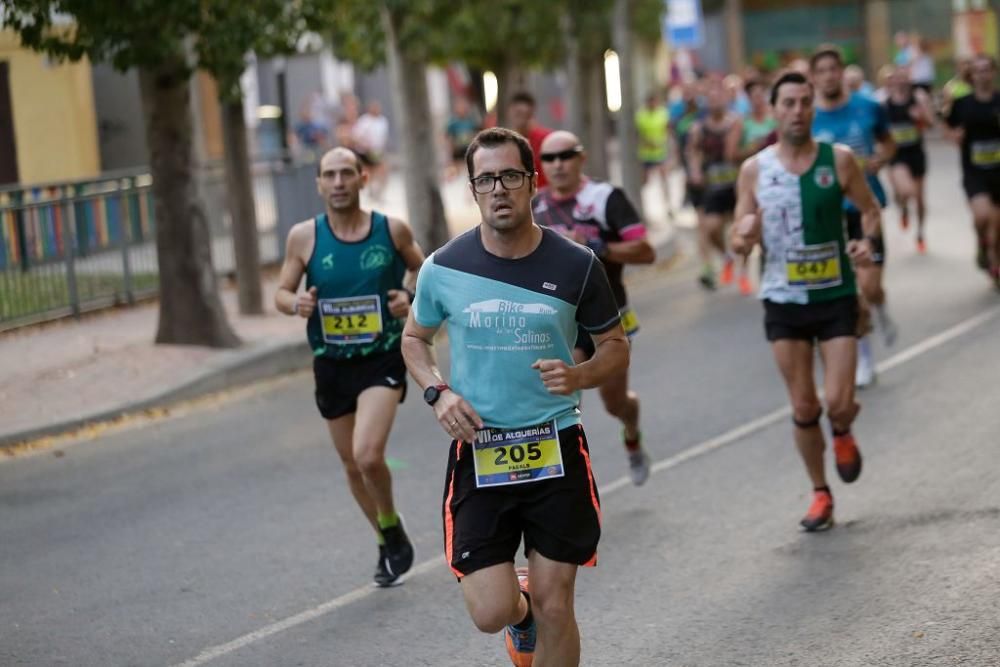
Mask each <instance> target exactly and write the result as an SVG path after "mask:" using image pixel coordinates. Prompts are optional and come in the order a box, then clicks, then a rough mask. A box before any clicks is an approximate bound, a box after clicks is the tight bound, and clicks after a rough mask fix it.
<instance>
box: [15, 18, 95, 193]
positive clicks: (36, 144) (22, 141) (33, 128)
mask: <svg viewBox="0 0 1000 667" xmlns="http://www.w3.org/2000/svg"><path fill="white" fill-rule="evenodd" d="M0 60H6V61H7V62H8V63H9V67H10V70H9V71H10V98H11V106H12V107H13V116H14V135H15V140H16V142H17V168H18V174H19V176H20V182H21V183H22V184H25V185H29V184H34V183H44V182H49V181H64V180H74V179H82V178H93V177H96V176H97V175H98V174H100V170H101V164H100V151H99V149H98V137H97V117H96V112H95V110H94V89H93V85H92V83H91V77H90V63H89V61H86V60H82V61H80V62H78V63H70V62H63V63H58V62H55V61H49V60H48V59H47V58H46V57H45V56H43V55H42V54H39V53H35V52H34V51H31V50H29V49H26V48H23V47H22V46H21V45H20V40H19V39H18V37H17V35H16V34H14V33H13V32H11V31H8V30H4V31H0Z"/></svg>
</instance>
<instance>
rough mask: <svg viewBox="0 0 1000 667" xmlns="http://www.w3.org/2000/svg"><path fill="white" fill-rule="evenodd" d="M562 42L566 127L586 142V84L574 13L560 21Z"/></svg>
mask: <svg viewBox="0 0 1000 667" xmlns="http://www.w3.org/2000/svg"><path fill="white" fill-rule="evenodd" d="M560 27H561V28H562V33H563V40H564V41H565V43H566V59H565V61H564V63H565V68H566V84H567V85H566V88H567V90H566V97H567V104H566V126H567V127H568V128H569V130H570V131H571V132H572V133H573V134H575V135H576V136H578V137H580V141H582V142H584V143H586V141H587V129H588V128H587V121H586V118H587V92H586V91H587V82H586V81H585V80H584V76H585V70H584V62H583V56H582V54H581V53H580V38H579V35H578V33H579V27H578V25H577V22H576V19H575V13H574V12H566V13H565V14H563V16H562V19H561V21H560Z"/></svg>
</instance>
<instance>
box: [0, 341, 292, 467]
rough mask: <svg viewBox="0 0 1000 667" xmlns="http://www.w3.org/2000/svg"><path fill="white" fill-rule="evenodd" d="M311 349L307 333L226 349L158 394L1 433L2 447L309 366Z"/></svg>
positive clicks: (0, 444) (0, 447)
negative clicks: (48, 422) (235, 348)
mask: <svg viewBox="0 0 1000 667" xmlns="http://www.w3.org/2000/svg"><path fill="white" fill-rule="evenodd" d="M311 361H312V353H311V352H310V350H309V344H308V343H307V342H306V340H305V337H304V336H302V337H296V339H295V340H291V339H283V340H277V341H268V342H262V343H258V344H255V345H252V346H248V347H245V348H240V349H237V350H232V351H230V352H227V353H223V354H222V355H220V356H219V357H218V358H215V359H211V360H209V361H207V362H206V363H205V364H204V365H202V366H201V367H199V368H198V369H197V370H195V371H194V372H192V373H190V374H188V375H187V376H186V377H184V378H182V379H180V380H178V381H177V382H175V383H173V384H172V385H171V386H169V387H167V388H166V389H163V390H161V391H158V392H156V393H155V394H152V395H149V396H145V397H137V398H136V399H135V400H133V401H129V402H127V403H124V404H122V405H119V406H117V407H115V408H111V409H105V410H99V411H95V412H93V413H90V414H86V415H82V416H79V417H74V418H72V419H66V420H63V421H60V422H56V423H54V424H47V425H45V426H39V427H35V428H30V429H25V430H22V431H16V432H13V433H2V434H0V449H6V448H10V447H13V446H15V445H18V444H21V443H25V442H30V441H32V440H37V439H39V438H44V437H46V436H55V435H61V434H65V433H67V432H70V431H74V430H77V429H79V428H82V427H84V426H88V425H90V424H95V423H99V422H106V421H111V420H114V419H118V418H119V417H121V416H123V415H126V414H131V413H136V412H142V411H143V410H149V409H152V408H159V407H166V406H168V405H171V404H174V403H178V402H180V401H186V400H190V399H193V398H198V397H200V396H204V395H205V394H211V393H214V392H217V391H223V390H225V389H232V388H234V387H238V386H241V385H246V384H250V383H252V382H256V381H258V380H266V379H268V378H271V377H275V376H277V375H283V374H285V373H291V372H294V371H299V370H303V369H305V368H308V367H309V365H310V363H311Z"/></svg>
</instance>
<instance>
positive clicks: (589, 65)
mask: <svg viewBox="0 0 1000 667" xmlns="http://www.w3.org/2000/svg"><path fill="white" fill-rule="evenodd" d="M582 70H583V72H582V74H581V77H580V80H581V81H582V82H583V84H584V88H583V109H584V114H583V126H584V128H585V130H584V135H583V136H581V139H582V140H583V142H584V145H585V146H586V147H587V154H588V157H587V174H588V175H589V176H591V177H593V178H596V179H599V180H602V181H606V180H608V111H607V109H608V105H607V95H606V93H605V81H604V55H603V54H600V53H598V54H592V55H585V56H584V57H583V61H582Z"/></svg>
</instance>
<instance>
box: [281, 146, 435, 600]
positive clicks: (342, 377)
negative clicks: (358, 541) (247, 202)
mask: <svg viewBox="0 0 1000 667" xmlns="http://www.w3.org/2000/svg"><path fill="white" fill-rule="evenodd" d="M367 181H368V173H367V172H366V171H365V170H364V169H363V167H362V164H361V161H360V159H359V158H358V156H357V155H356V154H355V153H354V152H352V151H351V150H349V149H347V148H335V149H333V150H331V151H329V152H328V153H326V154H325V155H324V156H323V158H322V159H321V160H320V163H319V172H318V177H317V179H316V188H317V190H318V192H319V195H320V196H321V197H322V198H323V200H324V202H325V204H326V212H325V213H322V214H320V215H318V216H316V217H315V218H314V219H312V220H306V221H305V222H300V223H299V224H297V225H295V226H294V227H292V229H291V231H290V232H289V234H288V243H287V249H286V251H285V261H284V264H283V265H282V267H281V277H280V279H279V283H280V284H279V287H278V291H277V293H276V294H275V297H274V302H275V305H276V306H277V308H278V310H280V311H281V312H283V313H285V314H286V315H298V316H299V317H302V318H305V319H306V320H307V324H306V333H307V337H308V339H309V345H310V347H312V350H313V355H314V359H313V373H314V375H315V378H316V405H317V407H318V408H319V411H320V414H321V415H322V416H323V418H324V419H326V420H327V426H328V429H329V431H330V436H331V438H332V439H333V444H334V447H335V448H336V449H337V454H339V455H340V458H341V461H343V463H344V471H345V472H346V473H347V481H348V483H349V484H350V487H351V493H352V494H353V495H354V499H355V500H356V501H357V503H358V505H359V506H360V507H361V511H362V512H364V514H365V516H366V517H367V518H368V521H369V522H371V524H372V527H373V528H374V529H375V534H376V538H377V541H378V543H379V558H378V563H377V565H376V569H375V583H376V585H378V586H391V585H393V584H395V583H399V578H400V576H401V575H402V574H404V573H405V572H406V571H407V570H409V568H410V566H411V565H412V564H413V546H412V545H411V544H410V541H409V538H407V536H406V531H405V530H404V529H403V524H402V522H401V521H400V518H399V515H398V514H397V513H396V509H395V504H394V503H393V498H392V478H391V476H390V474H389V468H388V467H387V466H386V464H385V447H386V442H387V441H388V439H389V429H390V428H391V427H392V421H393V419H394V417H395V415H396V406H397V405H398V404H399V403H401V402H402V401H403V398H404V397H405V396H406V367H405V364H404V363H403V357H402V353H401V352H400V338H401V336H402V331H403V322H404V320H405V318H406V316H407V315H408V314H409V312H410V302H411V301H412V291H410V290H408V289H406V288H404V277H405V275H406V273H407V271H409V272H410V276H409V280H408V281H406V284H408V285H409V286H410V287H411V288H412V286H413V284H414V282H415V276H416V272H417V271H418V270H419V269H420V265H421V264H422V263H423V260H424V254H423V252H422V251H421V250H420V247H419V246H418V245H417V244H416V243H415V242H414V240H413V232H412V231H411V230H410V227H409V226H408V225H406V223H404V222H402V221H401V220H396V219H392V218H388V217H386V216H385V215H383V214H381V213H377V212H375V211H365V210H363V209H362V208H361V199H360V197H361V189H362V188H363V187H364V186H365V184H366V183H367ZM303 276H305V287H306V289H305V291H304V292H301V293H298V294H296V293H297V292H298V288H299V284H300V283H301V282H302V278H303Z"/></svg>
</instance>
